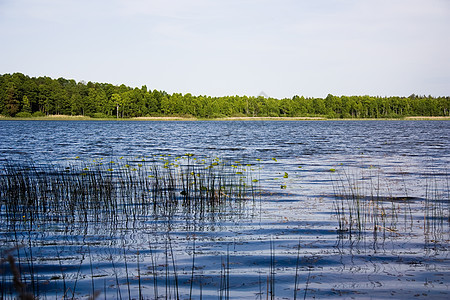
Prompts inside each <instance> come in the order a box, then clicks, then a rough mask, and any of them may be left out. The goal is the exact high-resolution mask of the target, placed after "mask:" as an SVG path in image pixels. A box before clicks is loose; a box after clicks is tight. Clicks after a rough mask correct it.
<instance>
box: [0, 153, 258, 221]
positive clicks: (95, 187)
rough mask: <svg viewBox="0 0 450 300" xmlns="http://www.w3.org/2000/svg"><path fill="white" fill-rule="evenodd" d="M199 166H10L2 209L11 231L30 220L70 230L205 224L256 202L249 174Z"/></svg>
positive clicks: (1, 188)
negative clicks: (152, 222)
mask: <svg viewBox="0 0 450 300" xmlns="http://www.w3.org/2000/svg"><path fill="white" fill-rule="evenodd" d="M199 161H200V160H199V159H197V160H193V158H192V156H191V155H189V156H184V157H180V158H176V159H172V160H169V159H167V158H164V159H163V160H155V159H154V160H153V161H151V162H143V161H140V162H134V163H132V162H125V163H123V164H119V163H115V162H113V161H112V162H110V163H108V164H103V163H98V162H95V163H91V164H89V165H86V166H83V165H81V164H72V165H68V166H59V167H58V166H44V167H42V166H35V165H33V164H27V165H17V164H9V165H7V166H6V167H5V168H4V169H3V170H2V171H1V173H0V174H1V176H0V197H1V198H2V199H4V200H2V202H1V207H0V209H1V211H2V212H4V217H5V218H6V220H7V221H8V222H9V223H10V224H11V225H13V226H14V225H17V224H23V222H21V221H23V220H24V219H26V220H27V224H28V225H30V226H31V225H32V224H34V223H35V222H44V223H45V222H47V221H48V220H49V219H51V220H53V221H56V222H57V221H61V222H64V223H66V224H68V223H69V224H71V223H86V222H96V221H98V220H99V219H103V220H105V218H106V219H110V220H112V221H116V220H117V218H118V217H119V216H125V217H127V218H130V219H137V218H139V216H140V215H142V214H145V215H148V214H153V215H157V216H170V215H172V214H173V213H175V212H177V211H179V210H180V209H181V210H183V211H185V212H187V213H189V214H191V215H193V216H198V217H201V218H204V217H205V216H206V215H207V212H211V211H216V210H218V209H221V208H223V207H224V206H227V205H231V204H237V203H239V201H242V200H245V199H250V198H252V195H253V194H254V191H253V184H252V183H253V181H252V180H251V177H250V176H248V175H251V174H249V172H248V171H247V170H245V173H246V174H244V171H243V170H239V169H236V168H234V165H233V167H231V163H227V162H226V161H220V160H219V159H215V160H213V161H212V162H211V161H209V162H208V161H206V160H205V159H204V160H203V161H202V162H199ZM241 169H243V168H242V167H241ZM245 175H247V176H245ZM119 213H120V214H119Z"/></svg>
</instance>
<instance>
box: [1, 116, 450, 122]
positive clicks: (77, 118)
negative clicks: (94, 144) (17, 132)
mask: <svg viewBox="0 0 450 300" xmlns="http://www.w3.org/2000/svg"><path fill="white" fill-rule="evenodd" d="M15 120H16V121H432V120H436V121H450V116H448V117H443V116H439V117H432V116H410V117H403V118H378V119H376V118H344V119H340V118H333V119H329V118H326V117H224V118H211V119H203V118H194V117H191V118H190V117H176V116H173V117H169V116H166V117H136V118H123V119H122V118H121V119H116V118H91V117H87V116H69V115H50V116H45V117H31V118H15V117H5V116H0V121H15Z"/></svg>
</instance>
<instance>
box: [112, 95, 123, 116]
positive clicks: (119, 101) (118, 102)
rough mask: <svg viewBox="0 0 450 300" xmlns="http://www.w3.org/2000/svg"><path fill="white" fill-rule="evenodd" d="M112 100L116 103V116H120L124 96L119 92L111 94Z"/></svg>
mask: <svg viewBox="0 0 450 300" xmlns="http://www.w3.org/2000/svg"><path fill="white" fill-rule="evenodd" d="M111 102H112V103H114V104H115V105H116V116H117V119H118V118H119V107H120V106H122V97H120V95H119V94H112V95H111Z"/></svg>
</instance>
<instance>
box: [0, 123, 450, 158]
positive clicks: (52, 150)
mask: <svg viewBox="0 0 450 300" xmlns="http://www.w3.org/2000/svg"><path fill="white" fill-rule="evenodd" d="M0 126H1V132H0V138H1V141H2V142H1V144H0V146H1V149H0V154H1V155H2V158H3V159H24V158H29V159H33V160H56V159H63V158H70V157H74V156H83V157H84V156H85V157H89V158H92V157H97V156H110V155H127V154H131V155H148V154H159V153H163V154H166V153H172V154H183V153H186V152H192V153H203V154H205V155H218V156H222V157H225V156H237V157H252V158H254V157H258V158H261V159H264V158H272V157H281V158H294V157H304V156H306V157H310V156H323V155H328V156H329V155H342V156H353V155H359V154H361V153H364V154H366V155H370V156H410V157H422V158H425V159H429V158H430V157H431V158H434V159H441V158H448V155H449V153H448V149H449V143H450V142H449V129H450V125H449V123H448V122H446V121H271V122H270V121H232V122H229V121H216V122H215V121H203V122H202V121H199V122H192V121H186V122H184V121H179V122H177V121H167V122H164V121H161V122H135V121H130V122H127V121H124V122H116V121H110V122H107V121H98V122H95V121H47V122H46V121H32V122H30V121H1V123H0Z"/></svg>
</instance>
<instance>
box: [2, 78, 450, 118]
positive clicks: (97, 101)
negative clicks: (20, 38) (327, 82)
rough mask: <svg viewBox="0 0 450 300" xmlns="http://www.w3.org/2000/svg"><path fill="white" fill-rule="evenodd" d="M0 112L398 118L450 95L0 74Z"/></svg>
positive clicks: (447, 105)
mask: <svg viewBox="0 0 450 300" xmlns="http://www.w3.org/2000/svg"><path fill="white" fill-rule="evenodd" d="M0 114H2V115H4V116H10V117H28V116H30V117H31V116H45V115H59V114H61V115H72V116H79V115H83V116H90V117H94V118H132V117H145V116H182V117H197V118H220V117H305V116H325V117H328V118H401V117H406V116H450V97H432V96H417V95H414V94H413V95H411V96H409V97H398V96H395V97H373V96H333V95H331V94H329V95H328V96H327V97H325V98H305V97H303V96H297V95H296V96H294V97H292V98H284V99H275V98H271V97H263V96H259V97H249V96H224V97H210V96H193V95H191V94H189V93H187V94H184V95H183V94H181V93H173V94H168V93H167V92H165V91H158V90H150V89H148V88H147V86H145V85H144V86H142V87H141V88H131V87H128V86H125V85H124V84H122V85H120V86H117V85H112V84H110V83H97V82H88V83H85V82H83V81H81V82H76V81H75V80H73V79H65V78H58V79H52V78H50V77H46V76H44V77H29V76H27V75H24V74H21V73H14V74H4V75H0Z"/></svg>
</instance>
